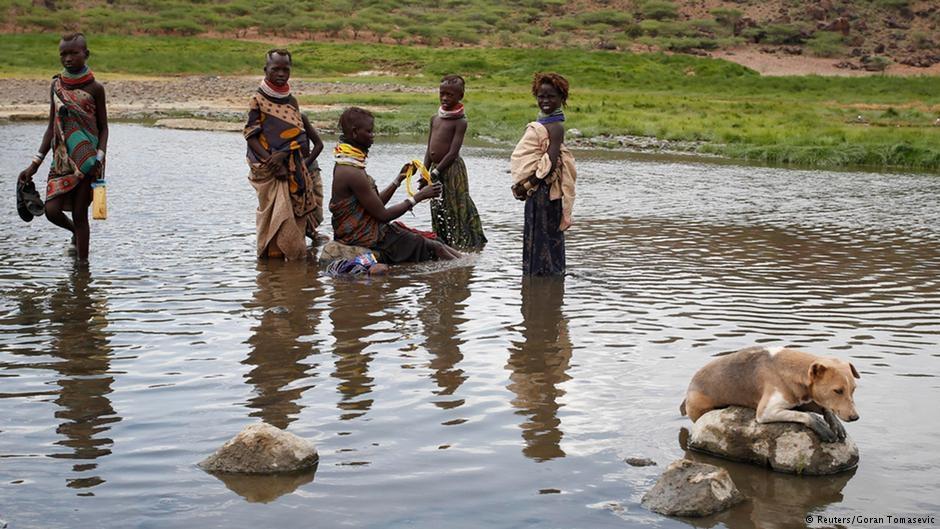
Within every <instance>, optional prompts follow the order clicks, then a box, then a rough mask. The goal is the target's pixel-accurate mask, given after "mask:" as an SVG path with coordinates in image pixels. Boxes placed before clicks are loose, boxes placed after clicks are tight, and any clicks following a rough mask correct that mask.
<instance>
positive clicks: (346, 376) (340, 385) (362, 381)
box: [330, 281, 390, 420]
mask: <svg viewBox="0 0 940 529" xmlns="http://www.w3.org/2000/svg"><path fill="white" fill-rule="evenodd" d="M335 286H336V291H335V292H334V294H333V299H332V301H331V307H330V320H332V322H333V337H334V338H335V339H336V345H335V347H334V349H333V355H334V356H335V358H336V365H335V368H334V371H333V375H332V376H333V377H335V378H337V379H338V382H337V385H336V388H337V390H338V391H339V393H340V395H341V397H340V401H339V402H338V403H337V404H336V406H337V407H338V408H339V410H340V412H342V413H341V414H340V416H339V418H340V420H349V419H354V418H356V417H360V416H362V415H365V414H366V413H367V412H368V411H369V409H371V408H372V399H371V398H369V393H371V392H372V386H373V378H372V377H371V376H370V375H369V364H370V363H371V362H372V357H373V355H374V354H375V353H374V352H366V349H367V348H368V347H369V346H370V345H371V344H372V343H373V342H372V340H370V338H373V337H376V335H377V334H378V332H379V329H378V327H379V326H381V325H382V324H383V322H384V318H383V316H382V310H381V309H382V307H383V306H385V305H387V304H388V303H389V300H387V299H385V296H387V295H389V294H390V292H388V291H387V290H386V288H385V286H386V285H385V284H377V283H371V282H360V281H337V282H336V283H335Z"/></svg>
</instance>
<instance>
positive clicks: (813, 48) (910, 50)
mask: <svg viewBox="0 0 940 529" xmlns="http://www.w3.org/2000/svg"><path fill="white" fill-rule="evenodd" d="M76 4H77V5H78V6H80V7H79V8H78V9H74V8H71V7H69V6H74V5H76ZM0 13H3V14H4V20H6V24H5V26H4V29H5V31H6V32H18V31H27V32H35V31H55V32H60V31H65V30H76V29H82V30H84V31H87V32H90V33H98V34H101V33H109V34H128V35H176V36H195V35H202V36H215V37H226V38H246V37H247V38H256V39H257V38H260V39H265V40H271V39H298V40H316V41H318V42H323V41H331V42H341V41H344V42H348V41H353V40H364V41H369V42H378V43H397V44H420V45H429V46H442V45H455V46H477V45H486V46H497V47H530V48H535V47H558V48H567V47H580V48H599V49H617V50H630V49H644V50H669V51H680V52H696V50H711V49H716V48H726V47H732V46H738V45H741V44H746V43H750V44H751V45H754V46H759V47H768V46H769V47H783V48H784V49H786V51H787V52H788V53H807V54H813V55H817V56H823V57H845V58H850V57H851V58H852V60H853V61H855V63H852V64H853V65H855V66H868V67H870V68H871V69H877V68H878V67H880V66H883V65H884V64H886V63H887V61H889V60H891V61H895V62H905V61H907V62H909V63H911V64H919V65H924V66H926V65H929V64H933V63H936V62H940V53H938V52H936V49H937V46H938V43H940V37H938V30H937V28H938V25H940V8H938V7H937V6H936V2H931V1H929V0H822V1H819V0H803V1H800V0H584V1H579V2H566V1H564V0H500V1H497V0H461V1H456V0H446V1H444V2H439V1H434V2H432V1H427V0H342V1H341V0H295V1H293V2H280V1H275V0H199V1H195V2H190V1H183V0H80V1H78V2H75V1H70V2H67V1H65V0H42V1H39V0H0ZM879 57H881V58H880V59H879ZM863 58H864V60H863ZM863 63H864V64H863Z"/></svg>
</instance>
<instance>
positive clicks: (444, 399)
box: [418, 267, 473, 409]
mask: <svg viewBox="0 0 940 529" xmlns="http://www.w3.org/2000/svg"><path fill="white" fill-rule="evenodd" d="M471 275H473V269H472V268H470V267H461V268H454V269H451V270H447V271H446V272H441V273H438V274H435V275H434V276H433V277H430V278H429V279H428V292H427V294H426V295H425V296H424V299H423V300H422V302H421V309H420V311H419V313H418V318H419V319H420V320H421V323H422V324H423V325H424V335H425V341H424V347H425V348H426V349H427V350H428V353H430V355H431V361H430V364H429V367H430V368H431V369H432V370H433V372H432V373H431V378H433V379H434V381H435V383H437V387H438V389H437V390H435V391H434V394H435V395H438V398H437V399H435V400H434V404H435V405H436V406H438V407H440V408H443V409H451V408H456V407H459V406H460V405H462V404H463V403H464V399H455V398H451V396H452V395H453V394H454V393H455V392H456V391H457V389H458V388H460V385H461V384H463V383H464V382H465V381H466V380H467V375H466V374H465V373H464V371H463V370H462V369H460V368H458V367H457V364H459V363H460V361H461V360H463V353H461V352H460V346H461V345H463V344H464V342H465V340H464V339H462V338H461V337H460V331H459V329H458V327H459V326H460V325H461V324H463V323H464V322H466V321H467V318H466V317H464V315H463V309H464V308H466V304H465V303H464V301H466V299H467V298H469V297H470V285H469V283H470V276H471Z"/></svg>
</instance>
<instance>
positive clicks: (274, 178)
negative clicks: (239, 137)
mask: <svg viewBox="0 0 940 529" xmlns="http://www.w3.org/2000/svg"><path fill="white" fill-rule="evenodd" d="M290 73H291V55H290V52H289V51H287V50H281V49H275V50H271V51H269V52H268V55H267V64H265V66H264V80H263V81H261V86H260V87H259V88H258V91H257V92H256V93H255V94H254V95H253V96H251V100H250V101H249V103H248V124H247V125H245V131H244V133H245V140H246V141H247V142H248V166H249V167H250V169H251V173H250V174H249V175H248V180H249V181H250V182H251V185H252V186H253V187H254V188H255V191H256V192H257V193H258V210H257V212H256V213H255V226H256V230H257V234H258V257H277V258H284V259H289V260H294V259H303V258H304V257H306V255H307V244H306V241H305V239H304V236H307V237H310V238H311V239H314V238H315V237H316V229H317V226H319V225H320V223H321V222H323V182H322V181H321V180H320V168H319V167H317V162H316V160H317V156H319V155H320V151H322V150H323V142H322V141H320V136H319V135H318V134H317V131H316V130H315V129H314V128H313V126H312V125H310V121H308V120H307V116H305V115H303V113H301V112H300V105H299V104H298V103H297V99H296V98H295V97H294V96H292V95H291V93H290V85H289V84H288V80H289V79H290ZM311 142H313V149H311V148H310V143H311Z"/></svg>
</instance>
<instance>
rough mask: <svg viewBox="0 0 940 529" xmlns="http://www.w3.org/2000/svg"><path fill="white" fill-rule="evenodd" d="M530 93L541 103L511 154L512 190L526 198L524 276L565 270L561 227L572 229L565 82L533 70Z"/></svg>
mask: <svg viewBox="0 0 940 529" xmlns="http://www.w3.org/2000/svg"><path fill="white" fill-rule="evenodd" d="M532 95H533V96H535V100H536V103H537V104H538V107H539V114H538V118H537V120H536V121H534V122H532V123H529V124H528V126H526V130H525V134H524V135H523V136H522V139H521V140H519V143H518V144H517V145H516V148H515V150H513V152H512V159H511V162H510V167H511V171H512V180H513V185H512V194H513V196H514V197H516V198H517V199H518V200H524V201H525V227H524V228H523V235H522V274H523V275H526V276H550V275H551V276H553V275H564V274H565V233H564V232H565V231H566V230H567V229H568V228H569V227H571V212H572V209H573V207H574V196H575V190H574V184H575V179H576V178H577V173H576V171H575V167H574V157H573V156H572V155H571V151H569V150H568V148H567V147H565V144H564V142H565V127H564V125H563V124H562V123H563V122H564V121H565V113H564V111H563V110H562V108H563V107H564V106H566V105H567V101H568V80H567V79H565V78H564V77H562V76H560V75H558V74H557V73H537V74H535V78H534V79H533V82H532Z"/></svg>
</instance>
